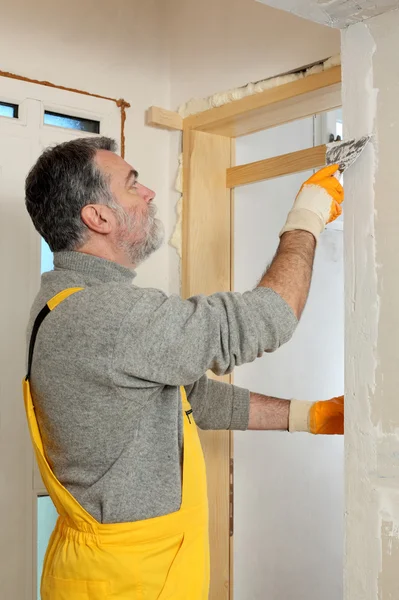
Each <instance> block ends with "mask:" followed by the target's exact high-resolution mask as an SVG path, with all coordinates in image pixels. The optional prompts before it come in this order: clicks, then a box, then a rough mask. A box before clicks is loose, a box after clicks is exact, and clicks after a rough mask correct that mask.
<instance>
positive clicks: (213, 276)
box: [182, 129, 234, 600]
mask: <svg viewBox="0 0 399 600" xmlns="http://www.w3.org/2000/svg"><path fill="white" fill-rule="evenodd" d="M233 143H234V142H233ZM231 146H232V141H231V140H230V139H229V138H226V137H222V136H219V135H214V134H209V133H203V132H201V131H191V130H189V129H185V130H184V132H183V198H184V203H183V262H182V293H183V296H184V297H185V298H187V297H189V296H193V295H196V294H213V293H215V292H222V291H230V290H231V271H230V269H231V263H232V259H231V238H232V232H231V199H230V196H231V194H230V190H228V189H226V169H227V168H229V167H230V166H231V157H232V150H231ZM208 376H209V377H210V378H214V379H221V380H222V381H225V382H227V383H228V382H230V377H229V376H226V377H223V378H216V377H215V375H213V374H212V373H208ZM230 436H231V434H230V432H229V431H202V432H200V438H201V443H202V447H203V450H204V456H205V462H206V469H207V480H208V497H209V528H210V550H211V587H210V593H209V598H210V600H229V598H230V568H231V563H230V530H229V512H230V511H229V509H230V496H229V481H230V472H229V468H230V451H231V448H230Z"/></svg>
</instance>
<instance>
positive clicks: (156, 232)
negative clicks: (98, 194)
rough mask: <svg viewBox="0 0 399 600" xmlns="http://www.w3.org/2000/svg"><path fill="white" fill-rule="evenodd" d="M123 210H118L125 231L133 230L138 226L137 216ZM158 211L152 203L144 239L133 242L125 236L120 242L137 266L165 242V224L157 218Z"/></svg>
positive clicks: (145, 225)
mask: <svg viewBox="0 0 399 600" xmlns="http://www.w3.org/2000/svg"><path fill="white" fill-rule="evenodd" d="M119 208H120V207H119ZM122 212H123V215H122ZM122 212H121V211H119V210H118V213H119V215H118V218H119V221H120V225H121V227H122V228H123V230H124V232H125V233H126V232H131V231H132V230H134V229H135V228H136V222H135V218H134V216H133V215H129V214H128V213H126V212H125V211H124V210H123V209H122ZM156 212H157V209H156V207H155V206H153V205H152V204H151V205H150V206H149V207H148V216H147V219H146V222H145V224H144V227H143V229H144V231H143V234H144V235H143V237H142V239H140V240H138V241H136V242H131V241H130V240H127V239H126V238H125V239H121V240H120V242H119V246H120V248H121V249H122V250H124V252H125V253H126V255H127V256H128V257H129V259H130V262H131V263H132V264H133V265H135V267H137V266H138V265H139V264H141V263H142V262H144V261H145V260H146V259H147V258H148V257H149V256H151V254H153V253H154V252H155V251H156V250H158V249H159V248H160V247H161V246H162V244H163V241H164V237H165V233H164V226H163V224H162V222H161V221H160V220H159V219H156V218H155V214H156ZM123 237H125V236H123Z"/></svg>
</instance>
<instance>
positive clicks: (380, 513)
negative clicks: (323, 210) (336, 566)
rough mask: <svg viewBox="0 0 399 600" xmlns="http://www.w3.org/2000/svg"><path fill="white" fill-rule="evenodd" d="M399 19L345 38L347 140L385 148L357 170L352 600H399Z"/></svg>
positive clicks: (348, 259) (351, 311)
mask: <svg viewBox="0 0 399 600" xmlns="http://www.w3.org/2000/svg"><path fill="white" fill-rule="evenodd" d="M398 51H399V12H392V13H389V14H385V15H382V16H379V17H376V18H374V19H371V20H369V21H367V23H365V24H358V25H355V26H352V27H350V28H349V29H348V30H346V31H345V32H344V33H343V43H342V60H343V82H344V83H343V102H344V122H345V124H346V126H345V128H346V132H345V134H346V136H347V137H354V136H359V135H363V134H366V133H370V132H371V131H374V133H375V141H374V144H373V145H370V146H369V147H368V148H367V149H366V150H365V153H364V155H363V156H362V157H361V159H360V160H359V161H358V163H357V164H356V165H355V166H354V167H353V168H352V169H351V170H350V171H349V172H348V174H347V176H346V179H345V185H346V207H345V248H346V253H345V267H346V274H345V278H346V291H345V296H346V333H345V337H346V360H345V364H346V402H345V410H346V426H345V438H346V439H345V444H346V513H347V521H346V566H345V598H346V600H353V599H355V598H356V599H357V598H361V599H362V600H375V599H376V598H378V599H379V600H388V599H396V598H398V597H399V576H398V567H397V565H398V561H399V479H398V475H399V437H398V427H399V402H398V388H399V369H398V352H397V339H398V336H399V318H398V306H399V283H398V281H399V280H398V275H397V270H398V269H397V256H398V255H399V236H398V231H399V213H398V210H397V206H398V198H399V180H398V178H397V176H396V173H397V169H398V153H397V149H398V143H397V140H398V137H399V115H398V106H399V64H398V60H397V56H398Z"/></svg>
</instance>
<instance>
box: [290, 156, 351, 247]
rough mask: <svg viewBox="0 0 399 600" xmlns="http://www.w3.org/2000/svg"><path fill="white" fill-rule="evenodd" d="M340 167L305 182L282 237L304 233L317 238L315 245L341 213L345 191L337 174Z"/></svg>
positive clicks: (329, 169)
mask: <svg viewBox="0 0 399 600" xmlns="http://www.w3.org/2000/svg"><path fill="white" fill-rule="evenodd" d="M338 168H339V166H338V165H330V166H328V167H324V169H321V170H320V171H318V172H317V173H315V174H314V175H312V177H310V179H308V180H307V181H305V183H304V184H303V186H302V187H301V189H300V190H299V193H298V195H297V197H296V199H295V202H294V206H293V207H292V209H291V211H290V212H289V214H288V217H287V221H286V224H285V225H284V227H283V229H282V230H281V232H280V236H282V235H283V233H285V232H286V231H294V230H296V229H302V230H303V231H309V232H310V233H312V234H313V235H314V237H315V238H316V241H317V239H318V237H319V235H320V233H321V232H322V231H323V230H324V228H325V226H326V225H327V223H331V221H334V220H335V219H336V218H337V217H339V215H340V214H341V213H342V208H341V206H340V205H341V204H342V202H343V200H344V188H343V187H342V185H341V184H340V182H339V181H338V179H337V178H336V177H334V174H335V173H336V172H337V171H338Z"/></svg>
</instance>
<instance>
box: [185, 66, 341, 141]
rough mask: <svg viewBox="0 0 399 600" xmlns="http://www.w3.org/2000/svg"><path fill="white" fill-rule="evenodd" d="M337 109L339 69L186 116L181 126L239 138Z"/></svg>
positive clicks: (339, 86) (334, 68)
mask: <svg viewBox="0 0 399 600" xmlns="http://www.w3.org/2000/svg"><path fill="white" fill-rule="evenodd" d="M339 106H341V67H333V68H331V69H328V70H327V71H322V72H321V73H317V74H315V75H309V76H308V77H304V78H302V79H298V80H297V81H294V82H292V83H287V84H284V85H280V86H276V87H274V88H271V89H269V90H265V91H264V92H260V93H259V94H253V95H251V96H247V97H245V98H242V99H241V100H235V101H234V102H229V103H228V104H224V105H223V106H220V107H217V108H212V109H210V110H206V111H204V112H201V113H198V114H196V115H192V116H189V117H186V118H185V119H184V127H187V128H189V129H195V130H197V131H205V132H208V133H216V134H218V135H225V136H227V137H239V136H243V135H248V134H250V133H254V132H256V131H260V130H263V129H268V128H270V127H275V126H276V125H281V124H282V123H288V122H290V121H294V120H296V119H302V118H304V117H309V116H311V115H314V114H317V113H320V112H324V111H326V110H332V109H334V108H338V107H339Z"/></svg>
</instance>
